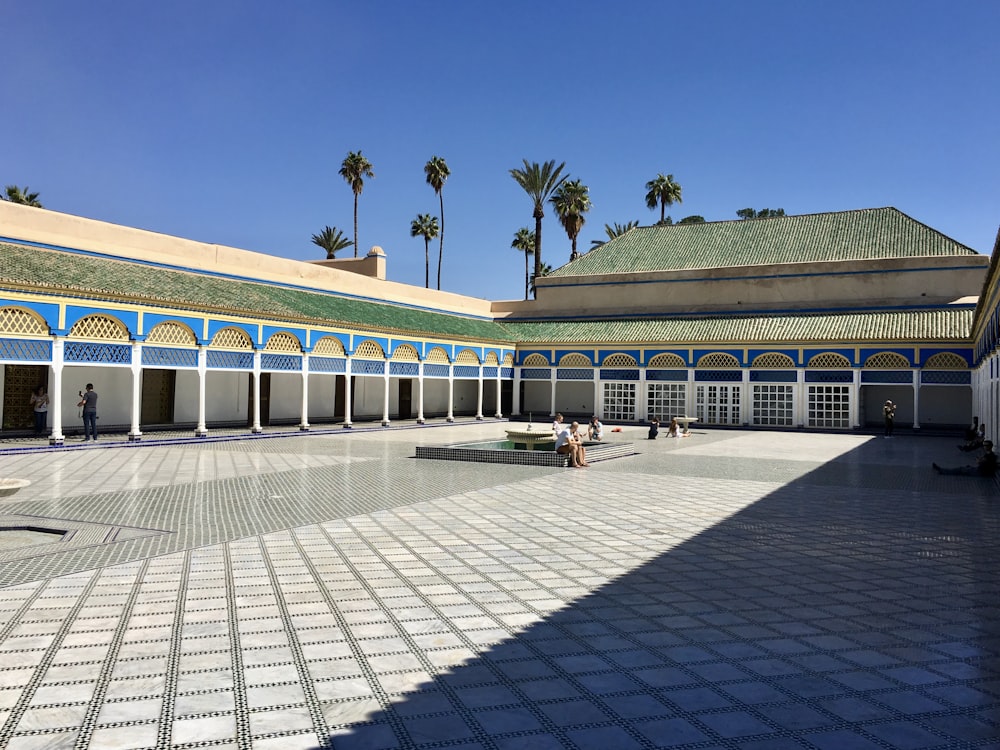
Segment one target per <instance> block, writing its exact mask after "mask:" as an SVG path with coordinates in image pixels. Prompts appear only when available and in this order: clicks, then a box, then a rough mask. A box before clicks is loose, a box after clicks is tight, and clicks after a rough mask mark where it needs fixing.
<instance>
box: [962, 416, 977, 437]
mask: <svg viewBox="0 0 1000 750" xmlns="http://www.w3.org/2000/svg"><path fill="white" fill-rule="evenodd" d="M978 434H979V417H973V418H972V427H966V428H965V442H967V443H970V442H972V441H973V440H975V439H976V435H978Z"/></svg>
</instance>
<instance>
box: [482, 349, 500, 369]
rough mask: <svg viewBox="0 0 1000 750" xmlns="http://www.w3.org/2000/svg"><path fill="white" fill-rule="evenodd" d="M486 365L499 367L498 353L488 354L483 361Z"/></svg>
mask: <svg viewBox="0 0 1000 750" xmlns="http://www.w3.org/2000/svg"><path fill="white" fill-rule="evenodd" d="M483 364H484V365H494V366H496V365H499V364H500V361H499V360H498V359H497V353H496V352H487V354H486V359H484V360H483Z"/></svg>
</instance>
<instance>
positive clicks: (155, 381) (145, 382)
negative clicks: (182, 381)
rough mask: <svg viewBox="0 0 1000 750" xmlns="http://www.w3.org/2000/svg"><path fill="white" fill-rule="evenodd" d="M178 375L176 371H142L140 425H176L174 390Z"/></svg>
mask: <svg viewBox="0 0 1000 750" xmlns="http://www.w3.org/2000/svg"><path fill="white" fill-rule="evenodd" d="M176 382H177V373H176V372H175V371H174V370H143V371H142V403H141V408H140V410H139V415H140V416H139V422H140V424H144V425H146V424H150V425H153V424H173V423H174V388H175V384H176Z"/></svg>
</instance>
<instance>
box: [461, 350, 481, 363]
mask: <svg viewBox="0 0 1000 750" xmlns="http://www.w3.org/2000/svg"><path fill="white" fill-rule="evenodd" d="M455 364H456V365H478V364H479V357H478V356H476V353H475V352H474V351H472V350H471V349H463V350H462V351H460V352H459V353H458V356H457V357H455Z"/></svg>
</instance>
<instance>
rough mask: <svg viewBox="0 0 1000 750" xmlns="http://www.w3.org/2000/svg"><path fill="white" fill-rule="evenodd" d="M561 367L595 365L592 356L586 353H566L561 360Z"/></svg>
mask: <svg viewBox="0 0 1000 750" xmlns="http://www.w3.org/2000/svg"><path fill="white" fill-rule="evenodd" d="M559 366H560V367H593V366H594V364H593V362H591V361H590V357H588V356H586V355H584V354H566V355H564V356H563V358H562V359H560V360H559Z"/></svg>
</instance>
